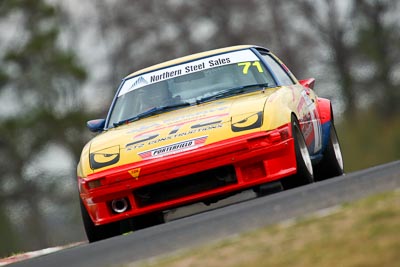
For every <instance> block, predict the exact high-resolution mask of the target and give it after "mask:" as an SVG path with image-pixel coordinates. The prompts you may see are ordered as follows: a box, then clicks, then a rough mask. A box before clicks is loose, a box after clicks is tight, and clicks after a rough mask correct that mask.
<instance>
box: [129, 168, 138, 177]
mask: <svg viewBox="0 0 400 267" xmlns="http://www.w3.org/2000/svg"><path fill="white" fill-rule="evenodd" d="M128 173H129V174H130V175H131V176H132V177H133V178H135V180H139V174H140V168H136V169H133V170H130V171H128Z"/></svg>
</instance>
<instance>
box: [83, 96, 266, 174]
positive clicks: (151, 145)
mask: <svg viewBox="0 0 400 267" xmlns="http://www.w3.org/2000/svg"><path fill="white" fill-rule="evenodd" d="M273 91H274V90H271V91H270V92H268V91H267V92H268V93H267V92H265V93H262V92H254V93H250V94H246V95H240V96H235V97H231V98H227V99H221V100H216V101H213V102H209V103H204V104H200V105H196V106H190V107H187V108H183V109H178V110H174V111H171V112H167V113H162V114H158V115H155V116H152V117H148V118H144V119H141V120H138V121H135V122H132V123H130V124H127V125H124V126H120V127H117V128H113V129H110V130H108V131H106V132H104V133H102V134H100V135H98V136H97V137H95V138H94V139H93V140H92V141H91V142H90V149H89V158H90V168H91V169H92V170H94V171H98V170H104V168H110V167H115V166H116V165H123V164H128V163H133V162H137V161H143V160H149V159H152V158H157V157H164V156H168V155H171V154H176V153H181V152H184V151H189V150H192V149H195V148H197V147H200V146H204V145H208V144H212V143H215V142H218V141H221V140H225V139H228V138H232V137H236V136H240V135H243V134H248V133H251V132H256V131H260V127H261V126H262V123H263V110H264V106H265V102H266V100H267V99H268V97H269V96H270V95H271V94H272V93H273Z"/></svg>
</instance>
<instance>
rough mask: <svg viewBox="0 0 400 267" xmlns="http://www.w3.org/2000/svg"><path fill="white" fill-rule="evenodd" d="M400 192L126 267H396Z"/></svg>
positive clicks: (399, 246)
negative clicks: (322, 214)
mask: <svg viewBox="0 0 400 267" xmlns="http://www.w3.org/2000/svg"><path fill="white" fill-rule="evenodd" d="M399 263H400V191H399V190H397V191H394V192H389V193H385V194H379V195H374V196H371V197H368V198H366V199H363V200H360V201H357V202H354V203H347V204H345V205H342V206H340V207H338V208H336V209H333V210H332V212H331V213H328V214H325V215H324V216H318V214H314V215H310V216H308V217H305V218H302V219H297V220H295V221H294V222H290V221H288V222H286V223H281V224H278V225H272V226H268V227H265V228H263V229H259V230H256V231H252V232H249V233H245V234H242V235H240V236H237V237H233V238H227V239H225V240H221V241H219V242H217V243H213V244H209V245H205V246H202V247H197V248H193V249H190V250H186V251H184V252H180V253H175V254H173V255H171V256H167V257H160V258H156V259H153V260H151V261H145V262H141V263H139V264H138V263H136V264H132V265H124V267H128V266H140V267H167V266H174V267H180V266H182V267H197V266H199V267H200V266H201V267H204V266H207V267H212V266H218V267H220V266H224V267H226V266H235V267H242V266H243V267H245V266H246V267H251V266H278V267H279V266H299V267H302V266H304V267H306V266H307V267H308V266H318V267H324V266H385V267H386V266H399Z"/></svg>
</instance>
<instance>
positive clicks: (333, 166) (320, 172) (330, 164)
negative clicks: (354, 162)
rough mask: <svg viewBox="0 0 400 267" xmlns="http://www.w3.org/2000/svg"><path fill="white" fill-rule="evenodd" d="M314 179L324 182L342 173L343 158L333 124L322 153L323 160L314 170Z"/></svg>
mask: <svg viewBox="0 0 400 267" xmlns="http://www.w3.org/2000/svg"><path fill="white" fill-rule="evenodd" d="M315 172H316V178H317V179H318V180H324V179H328V178H332V177H335V176H340V175H342V174H343V173H344V168H343V157H342V151H341V149H340V144H339V140H338V137H337V133H336V130H335V127H334V125H333V123H332V124H331V127H330V130H329V142H328V145H327V147H326V150H325V151H324V153H323V158H322V161H321V162H320V163H318V165H317V166H316V168H315Z"/></svg>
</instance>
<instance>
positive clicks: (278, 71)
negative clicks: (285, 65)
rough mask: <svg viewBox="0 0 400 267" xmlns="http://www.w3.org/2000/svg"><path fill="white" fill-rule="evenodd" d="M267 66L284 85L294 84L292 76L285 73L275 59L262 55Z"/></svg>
mask: <svg viewBox="0 0 400 267" xmlns="http://www.w3.org/2000/svg"><path fill="white" fill-rule="evenodd" d="M262 56H263V58H264V59H265V61H267V64H268V65H269V66H270V68H271V70H272V72H273V73H274V74H275V75H276V77H277V78H278V79H279V81H280V82H281V84H282V85H292V84H294V82H293V81H292V79H291V78H290V76H289V75H288V74H287V73H286V71H284V70H283V69H282V67H281V65H280V64H278V62H276V60H275V59H273V58H272V57H271V56H270V55H268V54H267V55H262Z"/></svg>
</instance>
